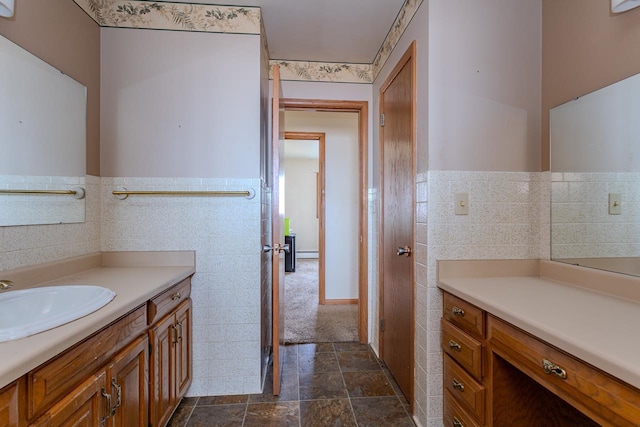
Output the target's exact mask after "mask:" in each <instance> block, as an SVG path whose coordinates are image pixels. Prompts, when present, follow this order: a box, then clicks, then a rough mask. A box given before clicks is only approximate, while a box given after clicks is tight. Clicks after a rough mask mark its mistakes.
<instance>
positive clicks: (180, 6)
mask: <svg viewBox="0 0 640 427" xmlns="http://www.w3.org/2000/svg"><path fill="white" fill-rule="evenodd" d="M74 2H76V3H77V4H78V6H80V7H81V8H82V9H83V10H84V11H85V12H86V13H87V14H88V15H89V16H90V17H91V18H93V20H95V21H96V22H97V23H98V24H99V25H100V26H102V27H119V28H144V29H154V30H175V31H198V32H210V33H235V34H256V35H261V37H262V39H263V40H262V49H267V39H266V36H265V32H264V26H263V22H262V14H261V10H260V8H259V7H236V6H218V5H205V4H191V3H171V2H162V1H161V2H151V1H127V0H74ZM422 2H423V0H405V2H404V4H403V5H402V8H401V9H400V12H399V13H398V16H397V17H396V20H395V21H394V23H393V26H392V27H391V29H390V30H389V33H388V34H387V37H386V38H385V40H384V42H383V43H382V45H381V46H380V49H379V50H378V53H377V54H376V57H375V58H374V60H373V63H371V64H350V63H335V62H313V61H285V60H271V61H270V62H269V63H270V67H269V72H270V73H271V66H272V65H274V64H278V65H280V73H281V74H280V75H281V78H282V80H293V81H312V82H334V83H364V84H370V83H373V81H374V80H375V79H376V77H377V76H378V73H380V70H381V69H382V67H383V66H384V64H385V63H386V61H387V59H389V56H390V55H391V52H392V51H393V49H394V48H395V47H396V45H397V44H398V41H399V40H400V37H402V34H403V33H404V31H405V30H406V29H407V27H408V26H409V23H410V22H411V19H413V16H414V15H415V13H416V12H417V11H418V8H420V6H421V5H422ZM270 77H271V76H270Z"/></svg>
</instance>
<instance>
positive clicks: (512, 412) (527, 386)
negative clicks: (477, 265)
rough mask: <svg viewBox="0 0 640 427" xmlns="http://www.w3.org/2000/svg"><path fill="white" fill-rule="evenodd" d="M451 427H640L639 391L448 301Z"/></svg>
mask: <svg viewBox="0 0 640 427" xmlns="http://www.w3.org/2000/svg"><path fill="white" fill-rule="evenodd" d="M443 309H444V312H443V319H442V347H443V351H444V356H443V357H444V375H443V389H444V390H443V392H444V410H443V418H444V425H445V426H452V427H465V426H479V427H481V426H511V425H517V426H524V427H527V426H532V427H534V426H535V427H537V426H543V425H548V426H586V427H589V426H599V425H602V426H638V425H640V390H639V389H637V388H635V387H633V386H631V385H629V384H626V383H624V382H623V381H620V380H619V379H617V378H614V377H612V376H611V375H609V374H607V373H605V372H603V371H601V370H599V369H597V368H595V367H593V366H591V365H589V364H587V363H585V362H583V361H581V360H579V359H577V358H576V357H574V356H572V355H570V354H567V353H565V352H563V351H562V350H560V349H557V348H555V347H553V346H552V345H550V344H548V343H546V342H544V341H542V340H540V339H539V338H537V337H535V336H533V335H531V334H528V333H527V332H525V331H522V330H521V329H518V328H516V327H515V326H513V325H511V324H509V323H507V322H505V321H503V320H501V319H499V318H497V317H495V316H493V315H491V314H489V313H487V312H484V311H483V310H481V309H479V308H478V307H475V306H473V305H471V304H469V303H468V302H466V301H464V300H461V299H460V298H457V297H455V296H453V295H451V294H449V293H446V292H445V294H444V304H443Z"/></svg>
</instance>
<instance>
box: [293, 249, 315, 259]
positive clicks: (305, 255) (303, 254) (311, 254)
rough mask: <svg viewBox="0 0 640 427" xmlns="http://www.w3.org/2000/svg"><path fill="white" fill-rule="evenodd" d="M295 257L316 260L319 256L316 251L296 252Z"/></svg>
mask: <svg viewBox="0 0 640 427" xmlns="http://www.w3.org/2000/svg"><path fill="white" fill-rule="evenodd" d="M296 257H297V258H299V259H314V258H315V259H317V258H319V257H320V256H319V254H318V251H296Z"/></svg>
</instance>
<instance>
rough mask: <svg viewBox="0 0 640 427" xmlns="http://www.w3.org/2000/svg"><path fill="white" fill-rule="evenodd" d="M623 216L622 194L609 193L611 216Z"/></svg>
mask: <svg viewBox="0 0 640 427" xmlns="http://www.w3.org/2000/svg"><path fill="white" fill-rule="evenodd" d="M620 214H622V194H618V193H609V215H620Z"/></svg>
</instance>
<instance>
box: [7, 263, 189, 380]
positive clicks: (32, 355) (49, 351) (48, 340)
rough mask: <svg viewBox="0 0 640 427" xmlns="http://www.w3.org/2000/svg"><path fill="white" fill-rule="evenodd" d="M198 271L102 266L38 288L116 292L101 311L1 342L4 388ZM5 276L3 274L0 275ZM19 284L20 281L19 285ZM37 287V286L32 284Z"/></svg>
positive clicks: (182, 267) (180, 268)
mask: <svg viewBox="0 0 640 427" xmlns="http://www.w3.org/2000/svg"><path fill="white" fill-rule="evenodd" d="M194 272H195V266H194V265H174V266H145V267H134V266H126V267H116V266H114V267H100V268H92V269H89V270H85V271H80V272H77V273H74V274H71V275H67V276H64V277H60V278H57V279H54V280H49V281H46V282H42V283H38V284H37V285H38V286H55V285H63V284H66V285H74V284H84V285H97V286H103V287H105V288H109V289H111V290H113V291H114V292H116V297H115V298H114V299H113V300H112V301H111V302H109V303H108V304H107V305H105V306H104V307H102V308H100V309H99V310H97V311H95V312H93V313H91V314H89V315H87V316H85V317H82V318H80V319H78V320H75V321H72V322H70V323H67V324H65V325H62V326H59V327H57V328H54V329H50V330H48V331H44V332H41V333H39V334H35V335H32V336H30V337H26V338H22V339H18V340H14V341H7V342H3V343H0V360H1V361H2V363H0V388H2V387H4V386H5V385H7V384H9V383H11V382H12V381H14V380H16V379H17V378H19V377H20V376H22V375H24V374H26V373H27V372H29V371H30V370H32V369H34V368H36V367H38V366H39V365H41V364H42V363H44V362H46V361H47V360H49V359H51V358H52V357H54V356H56V355H57V354H59V353H61V352H63V351H64V350H66V349H67V348H69V347H71V346H72V345H74V344H76V343H77V342H80V341H82V340H83V339H85V338H86V337H88V336H90V335H91V334H93V333H94V332H96V331H98V330H100V329H101V328H103V327H104V326H106V325H107V324H109V323H111V322H113V321H115V320H116V319H118V318H120V317H122V316H123V315H125V314H127V313H129V312H130V311H132V310H133V309H135V308H137V307H139V306H140V305H142V304H144V303H145V302H146V301H147V300H149V299H150V298H151V297H153V296H155V295H157V294H159V293H161V292H162V291H164V290H166V289H167V288H169V287H171V286H172V285H174V284H176V283H178V282H179V281H181V280H183V279H185V278H187V277H189V276H190V275H191V274H193V273H194ZM0 276H2V273H0ZM16 283H17V282H16ZM30 286H33V285H30Z"/></svg>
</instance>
